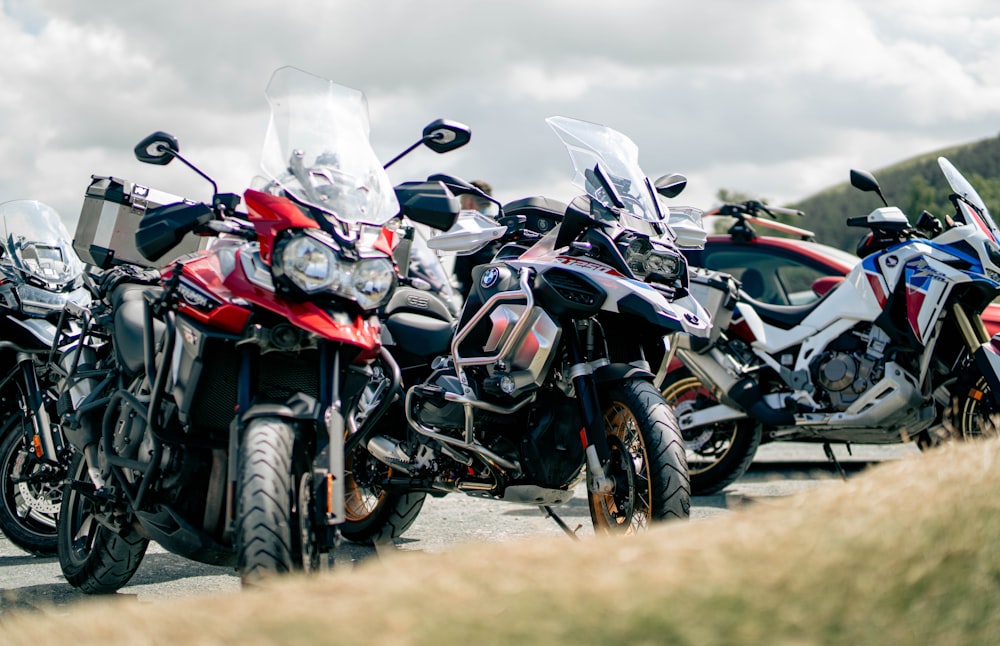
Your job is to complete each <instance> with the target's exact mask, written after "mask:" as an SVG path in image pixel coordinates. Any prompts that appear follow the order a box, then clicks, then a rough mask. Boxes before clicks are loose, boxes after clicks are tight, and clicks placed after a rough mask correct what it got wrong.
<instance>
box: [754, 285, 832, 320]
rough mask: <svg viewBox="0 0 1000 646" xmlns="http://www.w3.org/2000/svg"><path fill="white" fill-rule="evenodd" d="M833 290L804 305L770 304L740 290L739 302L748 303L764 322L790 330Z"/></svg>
mask: <svg viewBox="0 0 1000 646" xmlns="http://www.w3.org/2000/svg"><path fill="white" fill-rule="evenodd" d="M834 291H835V290H830V291H828V292H827V293H826V294H823V296H822V297H820V298H819V299H817V300H815V301H813V302H812V303H806V304H805V305H772V304H771V303H764V302H762V301H758V300H755V299H753V298H751V297H750V296H749V294H747V293H746V292H744V291H743V290H740V302H741V303H743V302H745V303H746V304H748V305H750V306H751V307H752V308H753V310H754V311H755V312H757V315H758V316H760V318H761V320H762V321H764V322H765V323H767V324H769V325H773V326H775V327H779V328H781V329H782V330H790V329H792V328H793V327H795V326H796V325H799V324H800V323H802V321H804V320H805V318H806V317H807V316H809V315H810V314H811V313H812V312H813V310H815V309H816V308H817V307H818V306H819V304H820V303H822V302H823V301H824V300H826V298H827V297H828V296H829V295H830V294H832V293H833V292H834Z"/></svg>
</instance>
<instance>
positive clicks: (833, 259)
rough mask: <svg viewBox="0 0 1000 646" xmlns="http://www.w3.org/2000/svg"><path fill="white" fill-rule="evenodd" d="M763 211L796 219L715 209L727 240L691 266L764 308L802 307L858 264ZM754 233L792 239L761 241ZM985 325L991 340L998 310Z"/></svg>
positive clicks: (752, 205)
mask: <svg viewBox="0 0 1000 646" xmlns="http://www.w3.org/2000/svg"><path fill="white" fill-rule="evenodd" d="M765 208H766V209H767V211H770V212H774V213H794V214H800V212H798V211H791V210H789V209H777V208H774V207H770V206H767V207H764V206H763V205H761V204H760V203H757V202H745V203H742V204H727V205H724V206H721V207H719V208H717V209H714V210H713V211H710V212H708V213H706V216H709V215H721V216H725V215H729V216H733V217H735V218H736V222H735V223H734V224H733V226H732V227H731V228H730V229H729V232H728V233H727V234H725V235H710V236H709V237H708V240H707V241H706V243H705V248H704V249H703V250H701V251H693V252H687V254H686V255H687V256H688V260H689V262H690V264H691V266H692V267H705V268H707V269H714V270H716V271H723V272H725V273H727V274H731V275H732V276H734V277H735V278H736V279H738V280H739V281H740V282H741V283H742V287H743V291H745V292H746V293H747V294H749V295H750V296H751V297H753V298H754V299H756V300H759V301H762V302H764V303H771V304H773V305H805V304H806V303H810V302H812V301H814V300H816V299H818V298H819V297H820V296H822V295H823V294H825V293H826V292H828V291H829V290H830V289H831V288H832V287H833V286H834V285H836V284H837V283H839V282H840V281H841V280H843V277H844V276H845V275H846V274H847V272H848V271H850V270H851V268H852V267H853V266H854V265H855V264H856V263H858V262H860V261H861V260H860V258H858V257H857V256H855V255H854V254H851V253H848V252H846V251H843V250H841V249H836V248H834V247H829V246H827V245H823V244H819V243H817V242H812V241H811V240H812V238H813V233H812V232H811V231H807V230H805V229H800V228H798V227H793V226H790V225H786V224H783V223H780V222H777V221H774V220H766V219H763V218H762V217H758V216H757V215H756V213H760V212H761V211H762V210H763V209H765ZM748 211H749V213H748ZM753 227H766V228H769V229H774V230H778V231H781V232H783V233H786V234H790V235H793V236H796V237H795V238H785V237H777V236H762V235H758V234H757V232H756V231H755V230H754V228H753ZM983 322H984V323H985V325H986V329H987V330H988V331H989V333H990V334H991V335H995V334H997V333H1000V304H993V305H990V306H989V307H987V308H986V311H985V312H983Z"/></svg>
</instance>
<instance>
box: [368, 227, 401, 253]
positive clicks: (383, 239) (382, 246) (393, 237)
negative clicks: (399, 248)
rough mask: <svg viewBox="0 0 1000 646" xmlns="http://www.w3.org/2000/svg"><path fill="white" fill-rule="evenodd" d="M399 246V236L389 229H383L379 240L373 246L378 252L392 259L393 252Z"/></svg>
mask: <svg viewBox="0 0 1000 646" xmlns="http://www.w3.org/2000/svg"><path fill="white" fill-rule="evenodd" d="M398 244H399V234H398V233H396V232H395V231H392V230H390V229H389V228H387V227H382V230H381V231H379V234H378V240H376V241H375V244H374V245H373V246H374V247H375V250H376V251H381V252H382V253H384V254H385V255H387V256H389V257H390V258H391V257H392V252H393V250H394V249H395V248H396V245H398Z"/></svg>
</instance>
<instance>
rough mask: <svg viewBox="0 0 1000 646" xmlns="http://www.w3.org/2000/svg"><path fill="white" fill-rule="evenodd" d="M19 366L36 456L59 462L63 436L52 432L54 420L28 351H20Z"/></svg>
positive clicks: (55, 463)
mask: <svg viewBox="0 0 1000 646" xmlns="http://www.w3.org/2000/svg"><path fill="white" fill-rule="evenodd" d="M17 363H18V368H19V369H20V371H21V383H22V384H23V386H24V396H25V404H26V406H27V410H26V411H25V414H26V415H27V416H28V419H29V420H30V421H31V430H32V437H31V445H32V450H33V451H34V453H35V457H37V458H38V459H40V460H42V461H44V462H47V463H49V464H53V465H58V464H59V454H60V452H61V450H62V437H61V436H60V435H58V434H56V433H53V432H52V422H51V420H50V419H49V412H48V411H47V410H46V409H45V402H44V401H43V398H42V392H41V388H39V386H38V377H37V375H36V374H35V364H34V361H33V360H32V358H31V356H30V355H29V354H27V353H18V355H17Z"/></svg>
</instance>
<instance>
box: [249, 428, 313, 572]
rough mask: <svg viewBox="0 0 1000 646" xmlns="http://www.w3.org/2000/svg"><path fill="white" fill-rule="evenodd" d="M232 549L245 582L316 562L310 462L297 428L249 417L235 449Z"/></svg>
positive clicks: (309, 566)
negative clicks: (237, 451)
mask: <svg viewBox="0 0 1000 646" xmlns="http://www.w3.org/2000/svg"><path fill="white" fill-rule="evenodd" d="M238 469H239V480H238V489H237V497H238V502H237V509H236V552H237V558H238V568H239V572H240V578H241V580H242V581H243V583H244V584H248V583H253V582H254V581H256V580H259V579H260V578H262V577H264V576H267V575H271V574H281V573H284V572H289V571H291V570H306V571H309V570H312V569H315V568H317V567H318V565H319V551H318V548H317V544H318V543H317V537H316V533H315V529H314V527H313V524H312V518H311V512H312V509H311V507H312V491H313V480H312V467H311V461H310V459H309V455H308V452H307V451H306V450H305V447H304V446H303V444H302V442H301V441H300V439H299V438H298V437H297V436H296V433H295V429H294V428H293V427H292V426H291V425H290V424H288V423H287V422H285V421H284V420H281V419H267V418H260V419H254V420H252V421H251V422H250V423H249V424H248V425H247V428H246V432H245V433H244V437H243V443H242V445H241V446H240V453H239V466H238Z"/></svg>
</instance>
